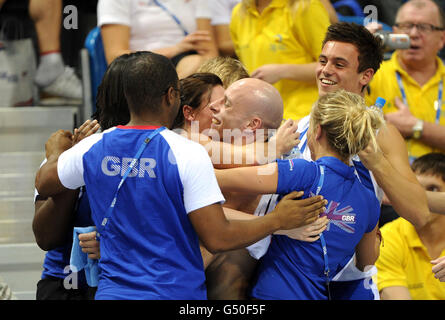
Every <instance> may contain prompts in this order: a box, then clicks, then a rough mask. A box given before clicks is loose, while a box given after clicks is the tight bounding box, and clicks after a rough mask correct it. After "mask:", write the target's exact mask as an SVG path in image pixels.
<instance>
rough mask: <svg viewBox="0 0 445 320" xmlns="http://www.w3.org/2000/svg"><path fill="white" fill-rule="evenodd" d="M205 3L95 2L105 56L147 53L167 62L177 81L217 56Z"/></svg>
mask: <svg viewBox="0 0 445 320" xmlns="http://www.w3.org/2000/svg"><path fill="white" fill-rule="evenodd" d="M210 16H211V15H210V11H209V7H208V3H207V0H153V1H139V0H99V2H98V6H97V18H98V25H99V26H100V27H101V33H102V39H103V42H104V49H105V56H106V59H107V62H108V63H110V62H111V61H112V60H113V59H114V58H116V57H117V56H120V55H121V54H124V53H129V52H132V51H141V50H148V51H152V52H155V53H158V54H162V55H164V56H166V57H167V58H169V59H170V60H171V61H172V62H173V64H174V65H175V67H176V70H177V72H178V75H179V78H184V77H186V76H188V75H190V74H192V73H194V72H195V71H196V69H197V68H198V67H199V65H200V64H201V63H202V62H204V61H205V60H206V59H208V58H212V57H215V56H217V55H218V49H217V47H216V44H215V41H214V37H213V33H212V28H211V25H210Z"/></svg>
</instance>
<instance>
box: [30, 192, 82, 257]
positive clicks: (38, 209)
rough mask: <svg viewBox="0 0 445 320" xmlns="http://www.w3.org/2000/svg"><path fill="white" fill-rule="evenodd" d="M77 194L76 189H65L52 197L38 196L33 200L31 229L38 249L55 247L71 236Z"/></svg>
mask: <svg viewBox="0 0 445 320" xmlns="http://www.w3.org/2000/svg"><path fill="white" fill-rule="evenodd" d="M78 196H79V191H78V190H67V191H65V192H62V193H60V194H58V195H56V196H54V197H50V198H46V199H45V198H39V199H38V200H37V201H36V202H35V210H34V219H33V221H32V230H33V232H34V236H35V238H36V242H37V244H38V246H39V247H40V249H42V250H45V251H49V250H52V249H55V248H57V247H60V246H61V245H63V244H64V243H66V241H67V240H68V239H69V237H71V230H72V228H73V222H74V221H73V220H74V206H75V204H76V201H77V197H78Z"/></svg>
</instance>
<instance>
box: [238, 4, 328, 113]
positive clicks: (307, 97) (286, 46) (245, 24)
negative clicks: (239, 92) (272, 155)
mask: <svg viewBox="0 0 445 320" xmlns="http://www.w3.org/2000/svg"><path fill="white" fill-rule="evenodd" d="M329 24H330V22H329V15H328V12H327V10H326V8H325V7H324V6H323V4H322V3H321V2H320V0H242V1H241V3H239V4H238V5H237V6H236V7H235V8H234V9H233V11H232V19H231V22H230V34H231V37H232V41H233V44H234V48H235V53H236V55H237V57H238V58H239V59H240V60H241V62H242V63H243V64H244V65H245V66H246V68H247V70H248V71H249V74H250V75H251V77H254V78H259V79H261V80H264V81H267V82H269V83H271V84H274V86H275V87H276V88H277V89H278V91H279V92H280V94H281V96H282V98H283V103H284V118H285V119H290V118H291V119H301V118H303V117H304V116H307V115H308V114H309V113H310V110H311V107H312V105H313V103H314V102H315V101H316V100H317V98H318V90H317V85H316V81H315V67H316V64H317V61H318V56H319V55H320V53H321V44H322V41H323V38H324V36H325V33H326V31H327V28H328V26H329Z"/></svg>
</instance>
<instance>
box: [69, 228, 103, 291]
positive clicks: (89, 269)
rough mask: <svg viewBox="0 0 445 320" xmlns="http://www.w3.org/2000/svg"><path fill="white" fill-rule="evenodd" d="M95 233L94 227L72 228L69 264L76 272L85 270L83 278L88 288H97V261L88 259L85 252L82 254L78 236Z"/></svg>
mask: <svg viewBox="0 0 445 320" xmlns="http://www.w3.org/2000/svg"><path fill="white" fill-rule="evenodd" d="M93 231H96V227H95V226H92V227H85V228H79V227H76V228H74V232H73V248H72V249H71V259H70V264H71V265H72V266H74V267H76V268H77V271H81V270H82V269H85V278H86V280H87V283H88V285H89V286H90V287H97V283H98V281H99V261H98V260H97V259H90V258H88V254H87V253H86V252H82V247H81V246H80V245H79V234H82V233H88V232H93Z"/></svg>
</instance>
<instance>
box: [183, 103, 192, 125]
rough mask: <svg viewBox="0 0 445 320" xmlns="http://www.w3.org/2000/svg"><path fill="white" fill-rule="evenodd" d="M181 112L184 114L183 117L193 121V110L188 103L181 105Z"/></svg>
mask: <svg viewBox="0 0 445 320" xmlns="http://www.w3.org/2000/svg"><path fill="white" fill-rule="evenodd" d="M182 113H183V114H184V119H185V120H187V121H190V122H191V121H194V120H195V113H194V112H193V108H192V107H190V106H189V105H187V104H186V105H184V106H183V107H182Z"/></svg>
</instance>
